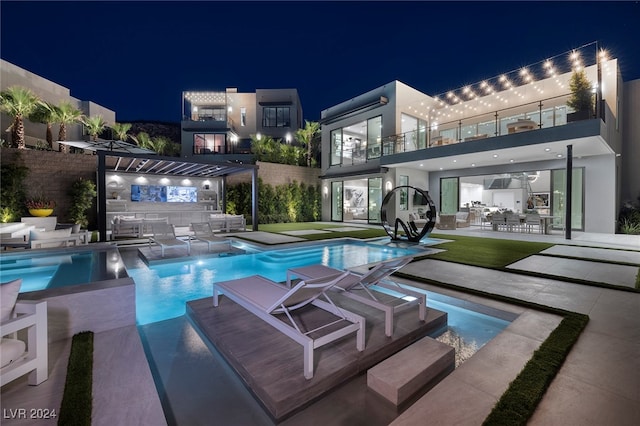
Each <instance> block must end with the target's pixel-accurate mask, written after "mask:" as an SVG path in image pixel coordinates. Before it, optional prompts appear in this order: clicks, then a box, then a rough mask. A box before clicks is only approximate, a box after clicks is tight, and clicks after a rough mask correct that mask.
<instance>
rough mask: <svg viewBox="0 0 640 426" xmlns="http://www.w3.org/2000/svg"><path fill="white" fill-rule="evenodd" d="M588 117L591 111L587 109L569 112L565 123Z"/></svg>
mask: <svg viewBox="0 0 640 426" xmlns="http://www.w3.org/2000/svg"><path fill="white" fill-rule="evenodd" d="M590 118H591V111H589V110H582V111H576V112H570V113H568V114H567V123H572V122H575V121H582V120H588V119H590Z"/></svg>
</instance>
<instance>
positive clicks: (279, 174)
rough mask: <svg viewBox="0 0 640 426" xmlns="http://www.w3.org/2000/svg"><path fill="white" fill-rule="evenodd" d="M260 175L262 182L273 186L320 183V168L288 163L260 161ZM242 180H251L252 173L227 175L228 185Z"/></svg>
mask: <svg viewBox="0 0 640 426" xmlns="http://www.w3.org/2000/svg"><path fill="white" fill-rule="evenodd" d="M256 164H257V165H258V177H259V178H260V179H262V182H264V183H268V184H270V185H271V186H274V187H275V186H278V185H285V184H289V183H292V182H294V181H295V182H298V183H304V184H305V185H310V184H314V185H320V182H321V181H320V178H319V176H320V172H321V170H320V169H319V168H311V167H299V166H289V165H287V164H275V163H265V162H262V161H258V162H257V163H256ZM240 182H251V173H239V174H237V175H233V176H229V177H227V185H235V184H237V183H240Z"/></svg>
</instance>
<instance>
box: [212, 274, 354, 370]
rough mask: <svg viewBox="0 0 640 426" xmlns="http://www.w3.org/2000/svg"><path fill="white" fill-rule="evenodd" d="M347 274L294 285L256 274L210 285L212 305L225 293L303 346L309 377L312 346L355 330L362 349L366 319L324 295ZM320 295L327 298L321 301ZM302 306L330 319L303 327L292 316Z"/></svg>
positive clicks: (294, 315)
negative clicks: (328, 315)
mask: <svg viewBox="0 0 640 426" xmlns="http://www.w3.org/2000/svg"><path fill="white" fill-rule="evenodd" d="M348 274H349V273H348V272H344V273H342V274H338V275H333V276H331V277H323V278H320V279H317V280H307V281H300V282H299V283H297V284H296V285H295V286H293V288H286V287H285V286H283V285H281V284H278V283H275V282H273V281H271V280H269V279H267V278H264V277H261V276H259V275H253V276H250V277H247V278H240V279H236V280H230V281H222V282H217V283H214V284H213V306H215V307H217V306H218V305H219V302H220V301H219V295H220V294H224V295H225V296H226V297H228V298H229V299H231V300H233V301H234V302H236V303H237V304H238V305H240V306H242V307H243V308H245V309H246V310H248V311H249V312H251V313H252V314H254V315H255V316H257V317H258V318H260V319H261V320H263V321H265V322H266V323H268V324H269V325H271V326H272V327H274V328H276V329H277V330H278V331H280V332H282V333H283V334H285V335H286V336H288V337H290V338H291V339H293V340H294V341H295V342H296V343H299V344H300V345H302V346H303V348H304V377H305V378H306V379H311V378H313V370H314V361H313V355H314V349H316V348H319V347H321V346H323V345H326V344H329V343H331V342H334V341H336V340H338V339H340V338H342V337H344V336H347V335H349V334H351V333H354V332H355V333H356V348H357V349H358V351H363V350H364V337H365V336H364V335H365V319H364V318H363V317H361V316H359V315H356V314H354V313H352V312H349V311H347V310H345V309H341V308H338V307H337V306H336V305H335V304H334V303H333V301H332V300H331V299H330V298H329V296H328V295H327V294H326V291H327V290H329V289H330V288H331V287H333V286H334V285H336V283H338V281H340V280H341V279H343V278H344V277H346V276H347V275H348ZM321 297H322V298H324V299H325V300H326V301H323V300H320V298H321ZM302 308H305V310H306V309H321V310H324V311H327V312H329V313H331V314H332V315H333V318H332V321H331V322H330V323H324V324H322V325H320V326H318V327H315V328H313V329H311V330H306V327H305V324H304V323H303V322H301V321H296V320H295V319H294V317H296V316H297V313H296V311H297V310H301V309H302ZM283 315H284V316H285V318H283ZM303 329H304V330H303Z"/></svg>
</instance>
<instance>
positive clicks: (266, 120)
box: [262, 107, 291, 127]
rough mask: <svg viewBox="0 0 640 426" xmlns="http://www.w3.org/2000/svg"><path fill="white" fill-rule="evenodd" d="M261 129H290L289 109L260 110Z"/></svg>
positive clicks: (265, 108)
mask: <svg viewBox="0 0 640 426" xmlns="http://www.w3.org/2000/svg"><path fill="white" fill-rule="evenodd" d="M262 127H291V116H290V112H289V107H264V108H262Z"/></svg>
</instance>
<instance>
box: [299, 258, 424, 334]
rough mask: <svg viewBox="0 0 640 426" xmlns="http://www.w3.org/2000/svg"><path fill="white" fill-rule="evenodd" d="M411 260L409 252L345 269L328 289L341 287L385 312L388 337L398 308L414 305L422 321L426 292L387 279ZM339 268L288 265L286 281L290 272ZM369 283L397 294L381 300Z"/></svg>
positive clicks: (305, 274) (326, 272)
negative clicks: (361, 270) (360, 269)
mask: <svg viewBox="0 0 640 426" xmlns="http://www.w3.org/2000/svg"><path fill="white" fill-rule="evenodd" d="M411 260H413V257H412V256H405V257H399V258H396V259H392V260H388V261H385V262H381V263H379V264H378V265H376V266H375V267H374V268H372V269H371V270H370V271H369V272H367V273H366V274H364V275H357V274H354V273H353V272H349V273H348V275H347V276H344V278H342V279H341V280H340V281H339V282H338V283H337V284H336V285H335V286H333V287H332V290H338V291H341V292H342V295H343V296H346V297H349V298H350V299H353V300H357V301H359V302H361V303H364V304H366V305H369V306H371V307H373V308H376V309H380V310H381V311H383V312H384V313H385V322H384V324H385V326H384V332H385V334H386V335H387V336H389V337H391V336H392V335H393V319H394V315H395V313H396V312H401V311H404V310H406V309H407V308H409V307H411V306H413V305H418V317H419V318H420V321H424V320H425V317H426V312H427V310H426V304H427V296H426V294H425V293H420V292H416V291H413V290H410V289H408V288H406V287H404V286H401V285H400V284H398V283H396V282H393V281H390V280H387V278H388V277H389V276H390V275H391V274H392V273H394V272H396V271H397V270H399V269H400V268H402V267H403V266H405V265H406V264H408V263H409V262H411ZM341 272H343V271H341V270H339V269H334V268H330V267H328V266H324V265H311V266H305V267H301V268H294V269H289V270H288V271H287V284H288V285H291V278H292V277H294V276H296V277H299V278H302V279H313V278H319V277H327V276H328V277H331V276H335V275H336V274H340V273H341ZM373 286H378V287H382V288H385V289H388V290H392V291H393V292H395V293H398V294H399V295H401V296H400V297H395V298H394V299H393V300H390V301H387V302H383V301H382V300H380V298H379V297H376V296H375V294H374V293H373V292H372V291H371V290H375V287H373Z"/></svg>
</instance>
